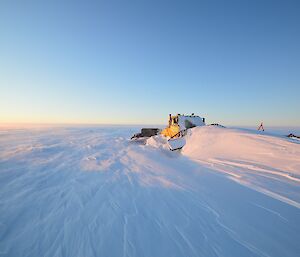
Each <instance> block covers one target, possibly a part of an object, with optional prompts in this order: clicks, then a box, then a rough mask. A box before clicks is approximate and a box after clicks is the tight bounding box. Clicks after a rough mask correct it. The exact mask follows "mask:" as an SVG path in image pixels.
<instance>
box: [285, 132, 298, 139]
mask: <svg viewBox="0 0 300 257" xmlns="http://www.w3.org/2000/svg"><path fill="white" fill-rule="evenodd" d="M287 137H295V138H299V139H300V137H299V136H296V135H294V134H292V133H290V134H289V135H287Z"/></svg>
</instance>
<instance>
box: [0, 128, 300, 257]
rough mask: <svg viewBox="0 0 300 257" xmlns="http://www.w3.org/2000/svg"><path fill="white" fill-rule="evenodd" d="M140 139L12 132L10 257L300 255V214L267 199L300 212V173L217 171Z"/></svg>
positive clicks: (0, 157)
mask: <svg viewBox="0 0 300 257" xmlns="http://www.w3.org/2000/svg"><path fill="white" fill-rule="evenodd" d="M137 131H138V129H136V128H128V127H127V128H126V127H124V128H118V127H114V128H108V127H92V128H80V127H77V128H53V129H42V130H38V129H25V130H2V131H1V133H0V256H30V257H34V256H37V257H40V256H49V257H53V256H72V257H73V256H86V257H88V256H138V257H140V256H164V257H165V256H205V257H206V256H231V257H232V256H272V257H273V256H279V257H282V256H298V255H299V252H300V246H299V235H300V209H299V208H298V207H297V204H290V203H289V202H288V201H282V199H278V198H277V197H273V195H271V194H266V193H265V192H263V190H267V191H270V188H272V190H273V191H271V192H273V193H274V194H275V193H276V194H278V195H280V196H282V197H285V198H287V199H290V200H291V203H298V204H299V181H298V180H297V178H298V177H297V176H295V174H294V173H293V174H292V175H291V174H290V173H291V170H292V169H294V170H295V169H298V167H299V166H286V167H287V169H286V170H285V169H284V167H285V165H283V166H281V165H280V164H278V163H275V164H274V166H278V169H277V170H276V169H272V168H270V167H265V166H264V165H265V163H264V164H263V165H260V164H253V163H252V164H250V163H249V162H247V163H245V162H242V161H241V160H237V159H229V158H224V159H220V158H218V156H215V160H217V161H218V162H221V161H222V163H217V161H214V162H213V163H212V162H211V161H209V160H207V161H208V162H210V164H209V165H208V164H207V163H205V162H204V161H203V160H199V156H197V158H196V159H197V161H194V159H191V158H192V156H191V155H189V154H187V153H185V154H186V155H188V157H187V156H183V155H182V154H181V153H180V152H171V151H168V150H166V149H165V148H163V147H161V148H160V147H159V148H154V147H151V146H148V145H141V144H138V143H132V142H129V141H128V139H127V138H129V137H130V135H131V134H133V132H137ZM195 143H196V142H195ZM274 147H277V148H278V147H279V148H280V147H282V146H278V145H276V146H274ZM286 147H287V151H289V149H290V148H289V147H288V146H286ZM271 148H272V147H271V146H270V149H271ZM295 149H296V148H295ZM295 149H293V151H295V152H294V159H295V160H294V161H297V160H298V158H299V155H298V152H297V149H298V148H297V149H296V150H295ZM185 150H187V149H185ZM185 150H183V153H184V151H185ZM291 156H292V153H291ZM270 158H271V157H270ZM276 158H277V157H276ZM199 161H202V162H199ZM230 161H231V162H233V163H234V164H232V163H230ZM248 161H249V160H248ZM211 164H213V165H211ZM249 165H250V166H249ZM251 165H252V166H251ZM222 167H225V168H224V170H225V172H226V173H222V172H220V170H221V169H222ZM228 167H232V169H230V171H229V169H228ZM252 167H255V169H253V168H252ZM272 167H273V166H272ZM261 169H263V170H268V172H266V173H263V172H264V171H261ZM241 170H242V171H245V170H247V171H248V172H243V175H242V176H243V177H246V178H247V179H243V180H242V179H239V181H235V180H232V179H231V177H232V176H228V172H231V173H232V174H234V175H236V176H241V172H240V171H241ZM249 170H251V176H250V171H249ZM254 171H257V174H256V173H255V172H254ZM283 171H285V172H286V173H285V174H288V175H291V177H292V178H295V179H296V180H295V179H290V178H288V177H286V176H281V175H280V176H279V175H278V174H277V173H278V172H283ZM276 172H277V173H276ZM244 173H245V174H246V173H247V176H246V175H245V174H244ZM261 174H264V175H265V176H264V179H261V177H262V175H261ZM296 175H297V174H296ZM248 177H251V179H248ZM241 181H244V182H245V184H241V183H240V182H241ZM253 181H257V183H256V184H255V183H254V182H253ZM237 182H238V183H237ZM246 182H247V183H251V186H249V185H246ZM245 185H246V186H245ZM252 186H253V187H252ZM254 186H256V187H254Z"/></svg>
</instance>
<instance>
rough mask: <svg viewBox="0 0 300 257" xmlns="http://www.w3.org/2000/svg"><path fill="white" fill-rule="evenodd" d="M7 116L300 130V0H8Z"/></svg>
mask: <svg viewBox="0 0 300 257" xmlns="http://www.w3.org/2000/svg"><path fill="white" fill-rule="evenodd" d="M0 35H1V39H0V46H1V47H0V122H35V123H36V122H41V123H48V122H49V123H53V122H56V123H69V122H71V123H122V124H124V123H131V124H132V123H139V124H140V123H166V122H167V116H168V114H169V113H192V112H194V113H197V114H199V115H201V116H204V117H206V118H207V120H208V121H209V122H219V123H223V124H225V125H256V124H258V123H259V122H260V121H264V122H265V123H267V124H268V125H272V126H273V125H287V126H292V125H293V126H298V125H299V126H300V1H284V0H282V1H276V0H269V1H268V0H257V1H255V0H249V1H246V0H245V1H244V0H237V1H225V0H224V1H214V0H212V1H200V0H198V1H174V0H172V1H171V0H170V1H163V0H160V1H154V0H151V1H150V0H149V1H146V0H139V1H138V0H136V1H126V0H123V1H111V0H110V1H75V0H73V1H39V0H36V1H30V0H29V1H23V0H20V1H14V0H8V1H6V0H2V1H1V2H0Z"/></svg>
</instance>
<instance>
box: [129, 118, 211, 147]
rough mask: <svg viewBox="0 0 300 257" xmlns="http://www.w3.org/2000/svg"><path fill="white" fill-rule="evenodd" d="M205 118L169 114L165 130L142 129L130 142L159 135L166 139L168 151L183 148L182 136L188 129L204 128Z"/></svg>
mask: <svg viewBox="0 0 300 257" xmlns="http://www.w3.org/2000/svg"><path fill="white" fill-rule="evenodd" d="M204 125H205V118H201V117H199V116H197V115H194V114H192V115H181V114H177V115H174V116H172V115H171V114H169V124H168V126H167V127H166V128H165V129H162V130H160V129H158V128H142V130H141V132H140V133H137V134H134V135H133V136H132V137H131V140H145V139H147V138H149V137H152V136H156V135H159V134H161V135H162V136H165V137H167V138H168V144H169V148H170V150H172V151H173V150H178V149H181V148H182V147H183V146H184V143H185V141H184V136H185V135H186V132H187V130H188V129H190V128H193V127H197V126H204Z"/></svg>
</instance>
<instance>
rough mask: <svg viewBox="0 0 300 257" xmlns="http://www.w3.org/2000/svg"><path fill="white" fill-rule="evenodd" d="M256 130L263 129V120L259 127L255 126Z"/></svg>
mask: <svg viewBox="0 0 300 257" xmlns="http://www.w3.org/2000/svg"><path fill="white" fill-rule="evenodd" d="M257 130H262V131H265V128H264V124H263V122H262V123H260V125H259V127H258V128H257Z"/></svg>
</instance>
